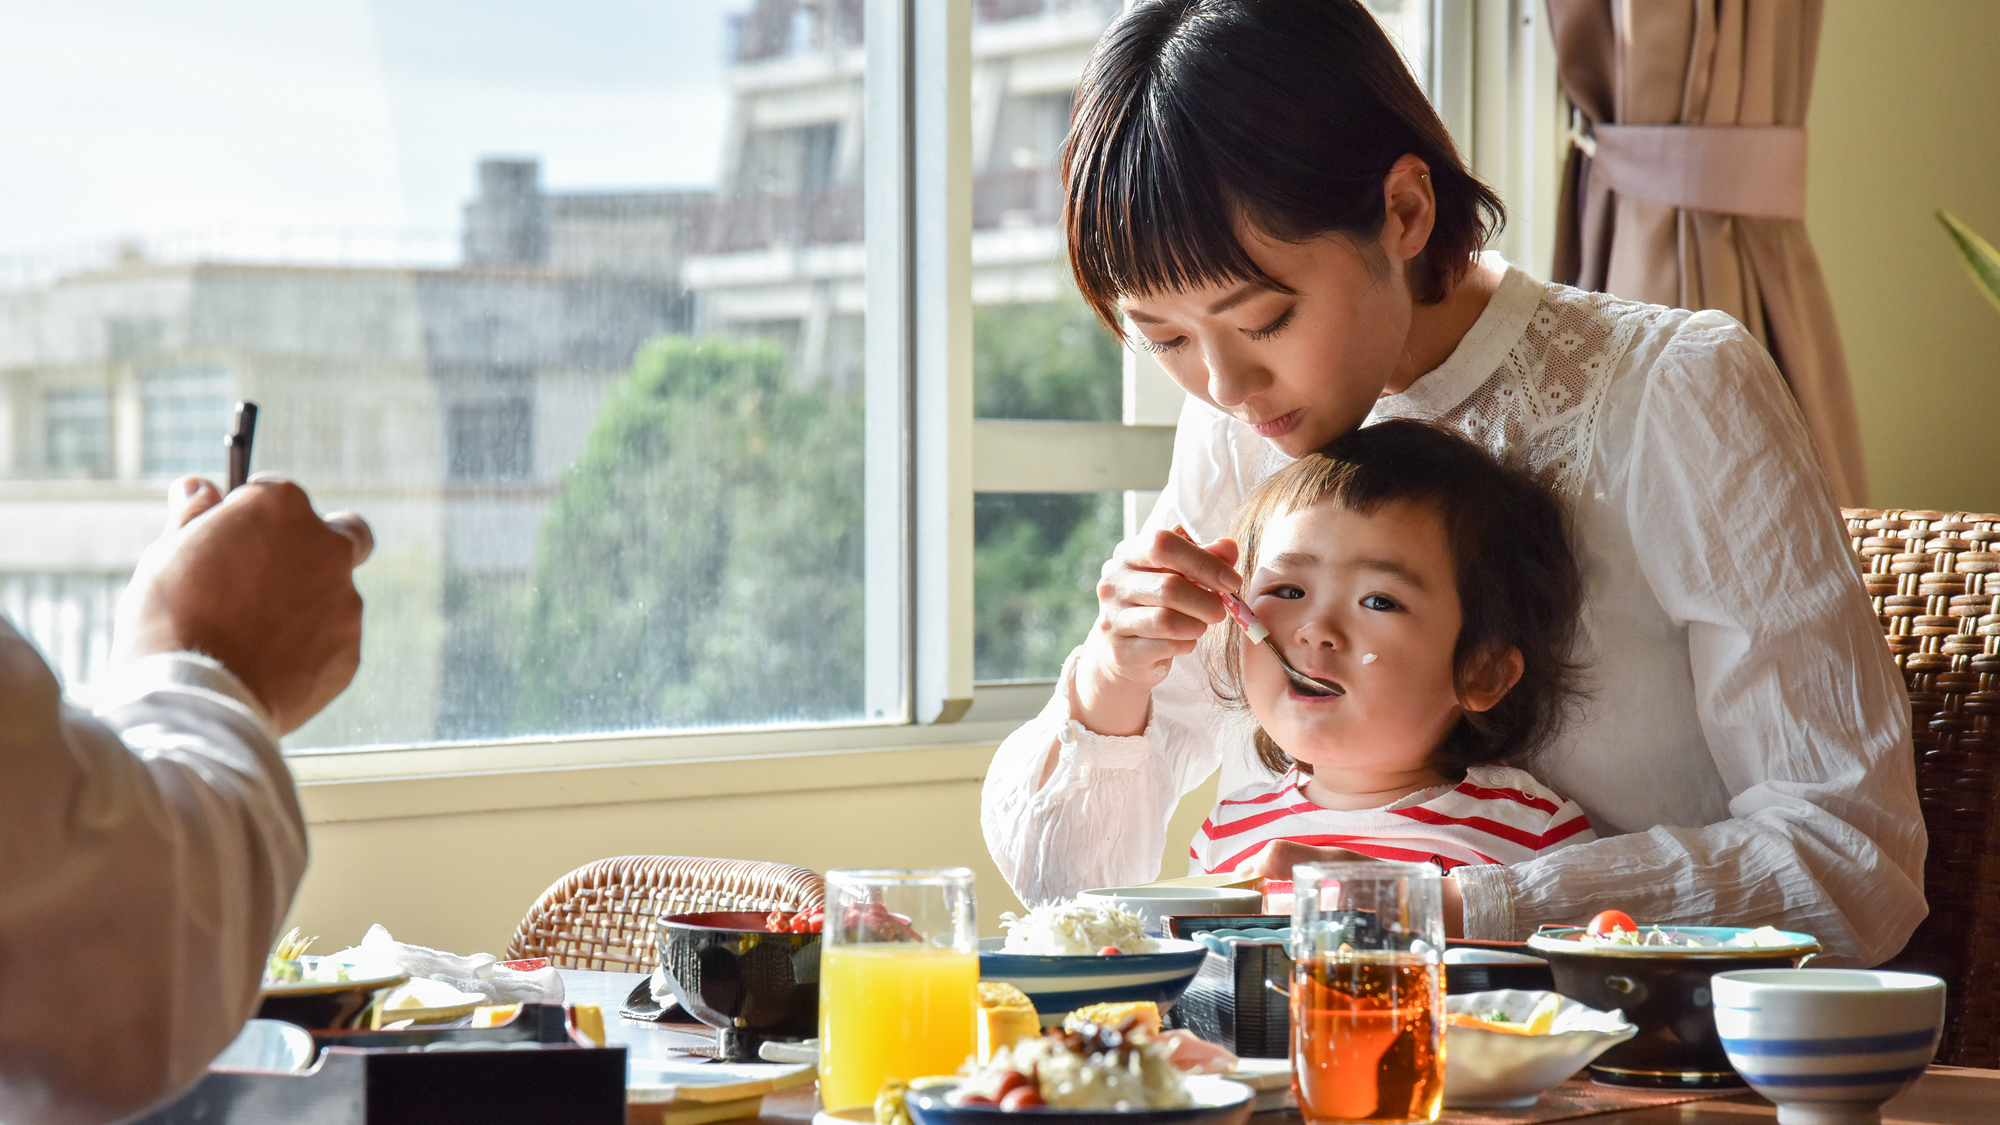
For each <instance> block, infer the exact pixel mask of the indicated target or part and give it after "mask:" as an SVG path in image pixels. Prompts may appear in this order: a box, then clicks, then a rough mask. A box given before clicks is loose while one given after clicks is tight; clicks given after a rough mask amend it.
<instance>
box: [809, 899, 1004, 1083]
mask: <svg viewBox="0 0 2000 1125" xmlns="http://www.w3.org/2000/svg"><path fill="white" fill-rule="evenodd" d="M975 914H976V912H975V908H974V904H973V897H972V872H971V871H969V870H967V869H966V868H963V867H953V868H947V869H944V870H940V871H829V872H827V874H826V924H825V929H824V931H823V932H822V933H821V935H820V962H819V1097H820V1103H821V1104H822V1105H823V1106H825V1107H826V1108H827V1109H829V1110H837V1109H850V1108H853V1107H855V1106H866V1105H871V1104H873V1103H874V1101H875V1095H876V1093H877V1092H879V1091H880V1090H881V1089H882V1083H883V1082H885V1081H888V1080H890V1079H895V1080H897V1081H902V1082H907V1081H909V1080H910V1079H912V1078H921V1077H923V1076H925V1075H929V1074H950V1073H952V1072H953V1071H956V1070H957V1069H958V1068H959V1065H960V1064H962V1063H963V1062H965V1060H966V1057H967V1056H969V1055H971V1054H972V1053H973V1037H974V1033H975V1030H974V1029H975V1026H976V1025H975V1020H976V1019H977V1014H976V1009H977V1007H978V1004H979V949H978V944H977V943H978V937H979V933H978V929H979V927H978V922H977V919H976V916H975Z"/></svg>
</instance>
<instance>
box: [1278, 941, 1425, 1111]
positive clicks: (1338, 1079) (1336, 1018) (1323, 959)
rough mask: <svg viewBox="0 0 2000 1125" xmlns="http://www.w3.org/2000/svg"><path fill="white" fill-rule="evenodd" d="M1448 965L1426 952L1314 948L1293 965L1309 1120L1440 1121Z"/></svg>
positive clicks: (1296, 1081)
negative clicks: (1441, 1013) (1315, 950)
mask: <svg viewBox="0 0 2000 1125" xmlns="http://www.w3.org/2000/svg"><path fill="white" fill-rule="evenodd" d="M1443 973H1444V967H1443V966H1442V965H1437V964H1433V963H1431V961H1430V959H1428V958H1426V957H1424V956H1423V955H1421V954H1415V953H1398V952H1388V951H1357V950H1351V949H1343V950H1337V951H1333V952H1327V953H1315V954H1312V955H1311V956H1309V957H1304V958H1299V959H1298V960H1296V961H1295V963H1294V965H1293V970H1292V1088H1293V1090H1294V1092H1296V1093H1297V1094H1298V1099H1299V1114H1300V1116H1302V1117H1304V1118H1305V1119H1306V1121H1307V1122H1308V1125H1327V1123H1330V1122H1362V1121H1365V1122H1376V1123H1380V1125H1391V1123H1395V1122H1414V1121H1436V1120H1437V1116H1438V1110H1439V1109H1440V1108H1441V1106H1442V1105H1443V1102H1444V1028H1443V1024H1442V1021H1441V1018H1440V1016H1439V1011H1440V1009H1441V1008H1442V1007H1443V1004H1442V993H1443V991H1444V980H1443Z"/></svg>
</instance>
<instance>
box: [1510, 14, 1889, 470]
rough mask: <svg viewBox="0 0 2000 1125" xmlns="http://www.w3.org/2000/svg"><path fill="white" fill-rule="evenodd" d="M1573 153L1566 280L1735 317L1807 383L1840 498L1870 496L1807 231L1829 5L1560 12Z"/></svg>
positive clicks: (1555, 21)
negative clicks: (1824, 11)
mask: <svg viewBox="0 0 2000 1125" xmlns="http://www.w3.org/2000/svg"><path fill="white" fill-rule="evenodd" d="M1547 2H1548V9H1549V19H1550V24H1551V26H1552V27H1553V28H1554V31H1555V43H1556V62H1557V70H1558V72H1559V74H1560V77H1561V79H1562V84H1563V88H1564V90H1565V92H1566V93H1568V95H1569V99H1570V101H1571V103H1573V104H1574V105H1575V106H1576V107H1577V108H1578V110H1579V111H1581V113H1582V115H1583V117H1584V119H1585V121H1586V122H1587V124H1586V127H1585V128H1586V133H1587V137H1586V139H1585V140H1584V141H1582V142H1580V143H1579V145H1578V146H1577V147H1575V148H1573V149H1572V150H1571V151H1570V155H1569V167H1568V170H1567V178H1566V181H1565V183H1564V186H1563V193H1562V202H1561V209H1560V212H1559V214H1558V217H1557V223H1556V257H1555V271H1554V273H1555V280H1557V281H1562V282H1567V283H1568V284H1571V285H1576V286H1580V287H1582V288H1585V289H1595V290H1601V291H1603V292H1607V293H1614V294H1616V295H1618V296H1620V297H1625V298H1628V299H1631V300H1637V301H1650V302H1653V303H1656V304H1662V305H1676V306H1679V307H1681V308H1689V309H1721V310H1722V311H1724V312H1727V313H1729V314H1730V315H1731V316H1734V317H1735V318H1736V319H1737V320H1740V321H1742V322H1743V324H1744V326H1745V327H1747V328H1749V329H1750V331H1751V332H1753V333H1755V334H1756V336H1757V338H1758V339H1759V340H1761V341H1763V343H1764V346H1765V347H1767V348H1769V349H1770V350H1771V354H1772V355H1773V356H1774V357H1776V359H1777V361H1778V368H1779V370H1781V371H1783V372H1784V374H1785V379H1786V381H1787V382H1789V383H1790V384H1791V388H1792V394H1793V396H1794V397H1795V398H1797V400H1798V403H1799V407H1800V410H1801V411H1802V412H1803V413H1804V414H1805V419H1806V427H1807V429H1809V430H1810V431H1811V433H1812V437H1813V441H1814V443H1815V444H1816V445H1817V447H1818V450H1819V457H1820V464H1821V465H1823V466H1824V467H1825V469H1826V476H1827V480H1828V482H1829V483H1830V484H1831V485H1832V486H1833V493H1834V496H1835V498H1836V499H1837V500H1838V501H1839V502H1840V503H1841V504H1845V505H1850V506H1859V505H1861V504H1863V503H1865V502H1866V499H1867V487H1868V486H1867V480H1866V477H1865V474H1864V471H1863V465H1862V457H1861V432H1860V428H1859V426H1858V425H1857V423H1856V419H1855V411H1854V394H1853V390H1852V388H1851V387H1850V386H1849V384H1848V378H1847V359H1846V356H1845V355H1843V354H1842V352H1841V347H1840V330H1839V328H1838V326H1837V325H1835V323H1834V319H1833V306H1832V303H1831V302H1830V301H1829V300H1828V298H1827V292H1826V281H1825V279H1824V278H1822V277H1821V275H1820V270H1819V259H1818V258H1817V257H1815V256H1814V254H1813V249H1812V243H1811V242H1810V241H1809V240H1808V239H1807V238H1806V228H1805V221H1804V220H1805V173H1806V138H1805V119H1806V101H1807V98H1808V96H1809V94H1810V93H1811V90H1812V77H1813V60H1814V56H1815V55H1816V54H1817V53H1818V49H1819V30H1820V15H1821V6H1822V0H1547Z"/></svg>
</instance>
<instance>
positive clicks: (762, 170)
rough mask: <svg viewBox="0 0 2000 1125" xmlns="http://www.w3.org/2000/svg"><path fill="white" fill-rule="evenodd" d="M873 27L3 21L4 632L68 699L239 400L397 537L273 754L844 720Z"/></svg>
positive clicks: (35, 17)
mask: <svg viewBox="0 0 2000 1125" xmlns="http://www.w3.org/2000/svg"><path fill="white" fill-rule="evenodd" d="M862 8H863V0H671V2H666V3H651V4H631V3H626V2H624V0H577V2H575V3H570V4H564V5H523V4H512V3H502V4H498V5H495V4H485V3H474V2H472V0H400V2H398V3H395V4H381V3H369V2H365V0H289V2H287V3H284V4H265V5H258V4H245V3H241V2H240V0H186V2H184V3H178V4H174V5H169V6H166V7H162V6H160V5H157V4H150V3H146V2H144V0H105V2H103V3H98V4H92V5H87V6H81V7H79V6H73V5H44V6H39V7H37V8H35V10H32V11H31V10H26V9H24V10H22V11H21V12H19V13H16V16H15V18H14V19H12V20H11V21H10V24H9V28H8V34H7V35H6V36H5V37H0V104H5V105H8V106H13V107H17V108H18V107H24V106H34V107H36V110H35V112H34V113H32V114H31V113H19V112H17V113H10V114H4V115H0V175H5V176H6V178H7V180H8V182H9V183H10V184H12V185H14V188H15V190H13V191H12V193H11V194H10V197H9V200H10V205H9V207H8V208H6V209H5V210H4V212H0V388H4V391H0V419H4V422H5V424H4V425H0V477H10V478H17V479H18V480H20V481H21V482H22V483H20V484H17V485H12V486H10V490H11V491H10V495H12V496H17V497H20V498H21V500H22V503H23V504H24V505H25V506H26V507H25V509H24V510H26V511H27V512H28V515H29V524H28V526H29V529H30V530H29V533H28V534H25V535H16V536H8V537H4V538H0V608H4V610H5V612H6V613H7V614H8V616H9V618H10V619H11V620H13V621H15V623H16V624H17V625H19V626H21V627H22V628H23V629H24V630H25V631H26V632H27V633H28V634H29V635H30V636H32V637H33V638H34V639H35V640H36V642H37V643H38V644H40V645H41V647H42V649H43V651H44V652H46V653H48V654H50V656H51V658H52V660H54V662H55V663H56V664H58V665H59V667H60V670H61V671H62V673H63V675H64V677H65V680H66V682H67V684H68V686H69V687H70V688H71V690H72V691H74V692H76V693H78V694H85V695H87V693H88V687H89V683H90V681H91V679H92V678H93V677H95V676H96V675H98V674H99V673H101V671H102V668H103V661H104V645H103V640H104V637H105V635H106V634H105V630H106V629H107V628H108V625H107V624H106V622H107V621H108V618H107V617H105V616H103V615H102V614H101V613H100V612H99V609H100V608H101V607H100V602H101V601H102V598H103V591H104V590H105V589H114V590H115V588H116V585H117V583H118V582H120V581H122V579H123V577H124V574H126V573H129V568H130V566H131V565H132V562H133V555H134V554H135V553H136V549H137V548H136V544H143V543H144V542H145V541H146V539H148V538H150V535H151V532H152V529H153V527H155V526H156V525H157V521H158V519H159V515H158V508H157V507H154V506H152V503H151V502H153V501H155V500H156V498H157V495H158V493H159V492H160V483H159V482H160V480H161V478H164V477H168V476H171V475H174V474H177V473H181V472H186V471H199V472H207V473H217V472H219V471H220V470H221V468H222V464H221V461H222V458H221V439H222V435H223V433H224V431H225V430H226V429H227V427H228V425H229V421H230V418H229V407H230V405H231V403H232V402H233V401H234V400H235V399H236V398H238V397H243V398H250V399H254V400H256V401H257V402H258V403H259V404H260V405H261V406H262V408H263V413H262V417H261V419H260V423H259V430H258V441H257V448H256V463H255V464H256V467H257V468H259V469H271V470H275V471H280V472H284V473H288V474H290V475H293V476H295V477H296V478H297V479H299V480H300V481H301V482H302V483H303V484H305V485H306V487H307V488H308V489H310V490H311V491H312V493H313V495H314V497H315V499H316V500H317V501H318V502H319V504H320V505H321V507H322V509H326V510H330V509H333V508H337V507H352V508H354V509H357V510H360V511H361V512H363V513H364V514H365V515H367V516H368V517H369V519H370V521H371V522H372V523H373V524H374V526H375V531H376V537H377V544H378V546H377V550H376V555H375V557H374V559H372V560H371V561H370V562H369V563H368V565H367V566H366V567H364V568H363V569H362V570H361V571H360V572H359V574H358V581H359V583H360V585H361V587H362V592H363V594H364V596H365V597H366V599H367V622H366V641H365V651H364V657H363V664H362V670H361V673H360V676H359V678H358V679H357V680H356V681H355V684H354V687H353V688H352V689H351V690H349V691H348V693H347V694H346V695H344V696H343V697H341V699H340V700H338V701H337V702H336V703H335V704H334V706H333V707H332V708H330V709H329V710H328V711H327V712H326V713H325V714H324V715H322V716H321V717H320V718H319V719H317V720H315V721H314V722H313V723H311V724H309V725H308V726H307V727H306V728H304V729H303V730H301V731H300V732H299V733H298V734H297V735H295V736H293V737H292V738H291V739H289V740H288V745H290V746H292V747H294V748H297V747H305V746H347V745H369V744H395V743H421V742H428V741H436V740H455V739H483V738H491V737H502V736H521V735H539V734H551V733H555V734H575V733H586V732H598V731H624V730H643V729H685V728H692V727H712V726H727V725H737V724H767V723H774V722H793V721H812V722H821V721H829V720H844V719H851V718H858V717H860V716H861V714H862V667H863V658H862V637H863V629H862V616H863V613H864V606H863V602H862V565H861V562H862V549H861V538H860V536H861V527H862V520H861V505H862V468H861V466H862V460H861V435H862V399H861V385H860V384H861V354H862V313H863V310H862V294H863V291H864V278H863V265H864V262H865V257H866V255H865V252H864V246H863V241H862V230H861V215H862V209H861V169H862V117H863V105H862V71H863V63H864V50H863V39H862V31H863V29H862ZM81 477H100V478H110V480H109V481H108V482H100V484H98V485H94V486H92V487H93V488H94V489H96V491H92V492H89V493H86V494H83V498H82V499H79V498H78V495H79V494H78V493H77V490H76V488H75V486H73V485H59V484H56V483H46V484H44V483H41V482H45V481H51V479H52V478H81ZM116 542H126V543H129V544H133V545H134V546H130V547H128V548H120V549H121V550H127V551H128V552H130V553H128V554H126V555H124V556H115V555H114V557H109V558H107V557H106V555H105V553H104V551H105V548H104V546H103V545H104V544H105V543H116ZM28 544H32V545H33V546H32V549H31V548H30V546H29V545H28ZM121 568H122V569H121ZM774 669H776V670H780V671H781V674H775V675H774V674H773V670H774Z"/></svg>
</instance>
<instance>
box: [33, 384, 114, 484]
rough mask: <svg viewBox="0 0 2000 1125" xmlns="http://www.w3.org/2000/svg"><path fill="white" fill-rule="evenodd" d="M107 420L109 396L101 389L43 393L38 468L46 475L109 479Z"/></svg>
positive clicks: (69, 389) (109, 408)
mask: <svg viewBox="0 0 2000 1125" xmlns="http://www.w3.org/2000/svg"><path fill="white" fill-rule="evenodd" d="M110 419H111V404H110V396H109V395H108V394H107V393H106V391H105V389H104V388H103V387H50V388H49V389H48V390H46V391H43V392H42V440H43V461H42V468H43V469H44V471H45V472H46V473H47V475H49V476H52V477H102V476H108V475H110V472H111V421H110Z"/></svg>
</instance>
